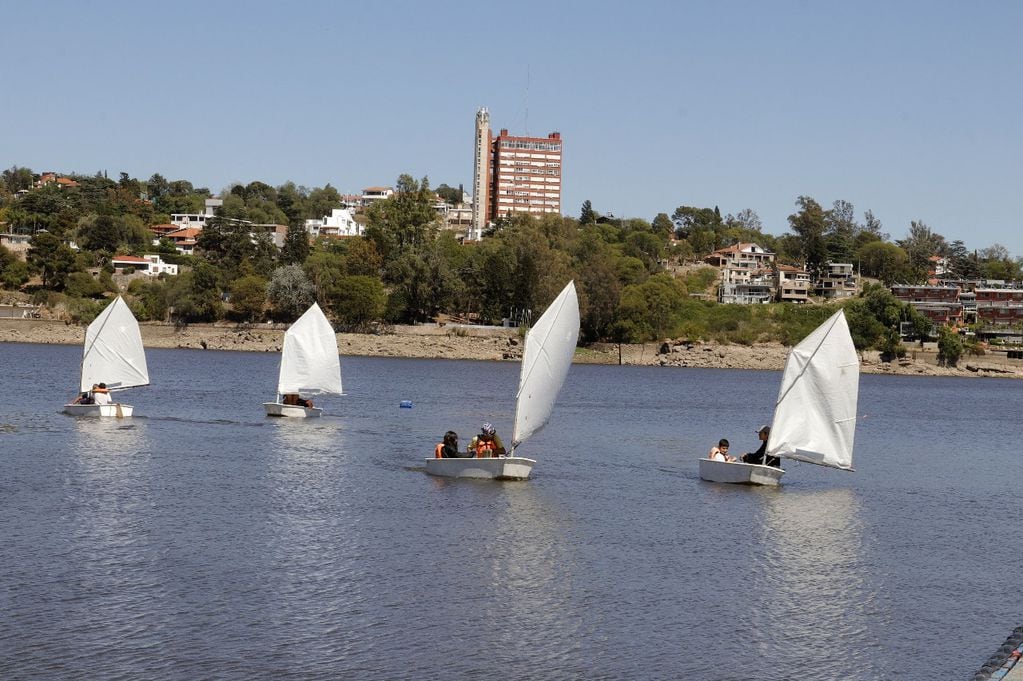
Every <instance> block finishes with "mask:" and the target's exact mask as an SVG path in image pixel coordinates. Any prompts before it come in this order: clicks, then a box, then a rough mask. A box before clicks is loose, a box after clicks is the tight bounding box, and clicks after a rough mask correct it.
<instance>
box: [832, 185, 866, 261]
mask: <svg viewBox="0 0 1023 681" xmlns="http://www.w3.org/2000/svg"><path fill="white" fill-rule="evenodd" d="M824 222H825V230H824V240H825V243H826V245H827V250H828V259H829V260H830V261H831V262H851V261H852V258H853V249H854V247H855V239H856V235H857V233H858V232H859V225H857V224H856V211H855V209H854V208H853V205H852V204H851V203H849V202H848V201H842V200H838V201H835V202H834V203H833V204H832V207H831V210H829V211H826V212H825V213H824Z"/></svg>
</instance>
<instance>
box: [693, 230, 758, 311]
mask: <svg viewBox="0 0 1023 681" xmlns="http://www.w3.org/2000/svg"><path fill="white" fill-rule="evenodd" d="M704 262H707V263H709V264H711V265H714V266H715V267H717V268H719V269H720V270H721V283H720V285H719V286H718V301H719V302H722V303H745V304H749V303H768V302H771V300H772V299H773V298H774V291H775V286H774V283H775V282H774V270H773V264H774V253H771V252H770V251H767V250H765V249H763V248H761V247H760V246H758V245H757V244H754V243H741V244H735V245H733V246H728V247H726V248H719V249H718V250H716V251H714V252H713V253H711V254H710V255H708V256H707V257H706V258H704Z"/></svg>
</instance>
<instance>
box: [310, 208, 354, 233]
mask: <svg viewBox="0 0 1023 681" xmlns="http://www.w3.org/2000/svg"><path fill="white" fill-rule="evenodd" d="M305 230H306V231H307V232H309V236H310V237H312V238H313V239H315V238H316V237H320V236H326V237H342V236H362V233H363V226H362V224H360V223H359V222H357V221H356V220H355V216H354V215H352V212H351V211H350V210H349V209H348V208H334V209H333V210H331V211H330V215H325V216H324V217H323V219H322V220H306V221H305Z"/></svg>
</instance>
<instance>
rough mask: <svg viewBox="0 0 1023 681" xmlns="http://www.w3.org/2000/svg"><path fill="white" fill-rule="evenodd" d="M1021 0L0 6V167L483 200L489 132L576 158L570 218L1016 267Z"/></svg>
mask: <svg viewBox="0 0 1023 681" xmlns="http://www.w3.org/2000/svg"><path fill="white" fill-rule="evenodd" d="M1021 26H1023V3H1020V2H1015V1H997V0H991V1H983V2H945V1H942V0H933V1H922V0H921V1H918V2H910V1H900V0H889V1H886V2H875V1H874V0H861V1H859V2H855V3H851V2H839V1H837V0H835V1H827V0H820V1H813V2H811V1H808V0H803V1H800V0H764V1H762V2H756V1H748V2H747V1H740V0H720V1H717V2H687V1H686V0H672V1H668V2H660V1H644V0H632V1H631V2H620V1H619V2H613V3H612V2H603V1H602V0H589V1H574V0H566V1H559V0H547V1H546V2H539V1H535V0H519V1H518V2H515V3H500V4H498V3H487V2H455V1H448V0H435V1H433V2H417V1H415V0H391V1H390V2H386V3H383V2H380V3H375V2H360V3H355V2H345V1H344V0H341V1H334V0H328V1H322V2H321V1H319V0H316V1H308V2H303V1H302V0H297V1H296V2H291V3H284V2H263V1H262V0H255V1H251V2H226V1H219V0H206V2H194V1H193V0H177V1H176V2H174V3H145V2H141V3H140V2H105V1H102V0H96V1H92V2H81V1H80V0H79V1H77V2H68V1H66V0H51V1H50V2H46V3H38V2H20V3H8V4H7V5H6V6H5V8H4V11H3V16H2V20H0V41H2V42H0V44H3V46H4V60H3V62H4V63H3V66H2V67H0V166H2V167H3V168H10V167H12V166H20V167H27V168H31V169H32V170H33V171H34V172H36V173H39V172H43V171H56V172H63V173H72V172H75V173H85V174H94V173H96V172H98V171H105V172H107V173H108V174H109V175H110V176H111V177H114V178H116V177H118V175H119V173H121V172H126V173H128V174H129V175H131V176H132V177H137V178H139V179H148V178H149V177H150V176H151V175H153V174H154V173H160V174H161V175H163V176H164V177H166V178H167V179H170V180H177V179H185V180H189V181H191V182H192V183H193V184H194V185H195V186H197V187H198V186H204V187H208V188H210V189H211V190H212V191H214V192H215V193H217V192H220V191H222V190H223V189H225V188H228V187H230V186H231V185H233V184H235V183H238V182H241V183H248V182H251V181H254V180H259V181H262V182H266V183H268V184H271V185H274V186H278V185H280V184H283V183H284V182H287V181H293V182H295V183H296V184H299V185H304V186H306V187H310V188H312V187H322V186H324V185H326V184H328V183H329V184H331V185H332V186H334V187H335V188H337V189H338V190H339V191H341V192H342V193H358V192H361V190H362V189H363V188H364V187H370V186H378V185H393V184H394V183H395V181H396V179H397V177H398V176H399V175H401V174H403V173H408V174H410V175H412V176H414V177H415V178H417V179H418V178H422V177H424V176H425V177H428V178H429V180H430V183H431V186H433V187H436V186H438V185H440V184H442V183H443V184H447V185H449V186H454V187H457V186H458V185H459V184H462V185H464V186H465V187H466V188H467V189H469V188H471V186H472V157H473V133H474V125H475V115H476V111H477V109H478V108H479V107H481V106H485V107H487V108H488V110H489V111H490V118H491V127H492V128H493V129H494V132H495V133H496V132H498V131H499V130H500V129H502V128H507V129H508V130H509V132H510V133H511V134H513V135H532V136H540V137H545V136H547V134H548V133H550V132H553V131H558V132H560V133H561V135H562V139H563V143H564V152H563V168H562V172H563V179H562V183H563V187H562V213H564V214H566V215H572V216H576V217H577V216H578V215H579V213H580V209H581V207H582V204H583V202H584V201H586V200H589V201H591V202H592V205H593V208H594V209H595V210H597V211H598V212H600V213H605V214H606V213H611V214H613V215H615V216H617V217H621V216H625V217H639V218H644V219H646V220H652V219H653V218H654V217H655V216H656V215H657V214H658V213H667V214H668V215H670V214H671V213H672V212H673V211H674V210H675V209H676V208H677V207H678V206H683V205H685V206H696V207H714V206H717V207H718V208H719V209H720V211H721V213H722V215H726V214H729V213H732V214H737V213H738V212H739V211H741V210H744V209H752V210H753V211H755V212H756V213H757V215H758V216H759V217H760V219H761V222H762V223H763V228H764V231H765V232H767V233H769V234H775V235H780V234H783V233H785V232H786V231H788V220H787V218H788V216H789V215H791V214H792V213H794V212H795V211H796V205H795V204H796V200H797V199H798V198H799V197H800V196H809V197H812V198H813V199H815V200H816V201H817V202H818V203H820V204H821V205H822V206H824V207H825V208H830V207H831V205H832V204H833V202H834V201H836V200H843V201H848V202H850V203H852V204H853V205H854V206H855V208H856V215H857V218H858V219H859V220H860V221H862V219H863V213H864V212H865V211H867V210H870V211H872V212H873V213H874V215H875V216H876V217H877V218H879V219H880V220H881V222H882V224H883V230H884V231H886V232H888V233H889V234H891V237H892V238H893V239H900V238H903V237H905V236H906V235H907V233H908V230H909V226H910V222H911V221H913V220H916V221H922V222H924V223H925V224H926V225H927V226H929V227H930V228H931V229H932V230H933V231H935V232H937V233H938V234H941V235H943V236H944V237H945V238H946V239H948V240H949V241H954V240H956V239H960V240H962V241H964V242H965V244H966V246H967V248H969V249H983V248H987V247H989V246H992V245H994V244H1001V245H1003V246H1005V247H1006V248H1008V249H1009V252H1010V253H1012V254H1013V255H1021V256H1023V229H1021V227H1023V220H1021V217H1020V211H1019V209H1018V201H1017V197H1019V195H1020V193H1021V179H1023V177H1021V162H1023V134H1021V133H1023V116H1021V111H1023V106H1021V105H1023V87H1021V84H1023V41H1021V40H1020V39H1019V36H1018V33H1019V30H1020V27H1021Z"/></svg>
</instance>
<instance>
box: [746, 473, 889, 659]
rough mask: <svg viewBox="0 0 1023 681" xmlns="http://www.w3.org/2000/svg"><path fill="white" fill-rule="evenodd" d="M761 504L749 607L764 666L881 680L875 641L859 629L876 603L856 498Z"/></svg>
mask: <svg viewBox="0 0 1023 681" xmlns="http://www.w3.org/2000/svg"><path fill="white" fill-rule="evenodd" d="M762 504H763V506H762V513H761V514H760V515H759V516H758V518H757V534H758V535H759V540H760V542H761V544H762V547H763V553H762V555H761V557H760V560H759V561H757V563H755V565H754V570H753V574H752V575H751V576H750V577H751V578H752V582H753V586H754V588H753V589H752V591H751V594H752V596H753V599H754V602H753V603H752V604H751V606H752V619H753V623H754V630H755V631H757V632H758V635H759V636H760V637H762V638H761V640H760V641H759V646H758V647H759V648H760V650H761V653H762V654H763V655H765V656H769V657H772V658H776V659H773V660H772V662H771V665H770V666H772V667H775V668H780V669H786V670H789V671H791V672H793V673H795V672H796V671H797V670H799V669H800V668H805V669H804V673H806V674H808V675H813V674H819V675H821V676H825V677H828V678H839V677H842V678H849V679H852V678H861V679H877V678H882V677H883V676H885V674H884V673H882V671H883V670H880V669H878V668H876V667H875V666H874V665H875V664H876V655H874V650H876V647H877V645H878V641H876V640H872V638H871V636H870V635H869V632H868V630H867V628H866V627H865V626H864V622H865V621H866V620H868V619H869V618H870V617H872V616H875V615H874V614H873V613H872V611H873V610H874V609H875V608H876V607H877V601H878V598H877V594H876V593H875V592H874V590H873V589H872V587H870V585H868V584H867V583H866V582H865V580H864V579H863V575H864V574H866V572H867V570H868V564H869V559H868V558H867V556H866V555H865V554H866V551H865V547H864V539H863V522H862V520H861V518H860V513H861V509H860V502H859V499H858V498H857V496H856V494H855V492H853V491H852V490H850V489H832V490H826V491H813V492H801V491H797V490H796V489H792V488H787V489H779V490H776V493H769V494H764V495H763V497H762ZM853 669H854V670H855V672H853V671H851V670H853ZM796 675H797V676H798V674H796Z"/></svg>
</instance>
